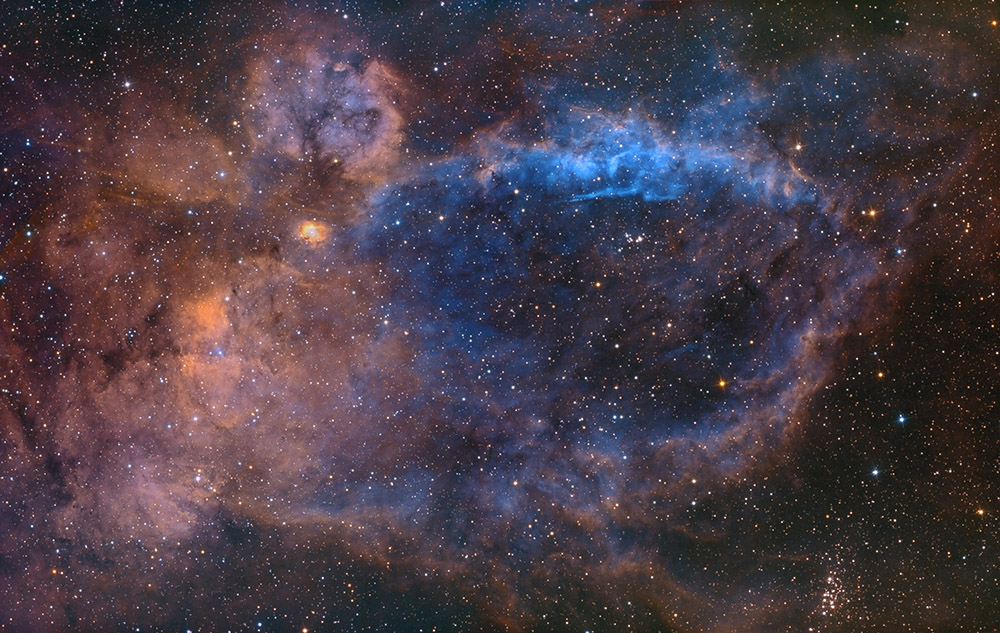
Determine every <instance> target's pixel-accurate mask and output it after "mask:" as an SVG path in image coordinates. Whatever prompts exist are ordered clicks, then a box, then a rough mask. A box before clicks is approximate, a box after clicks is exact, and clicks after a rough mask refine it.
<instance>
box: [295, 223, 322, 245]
mask: <svg viewBox="0 0 1000 633" xmlns="http://www.w3.org/2000/svg"><path fill="white" fill-rule="evenodd" d="M328 234H329V231H328V230H327V227H326V226H324V225H322V224H320V223H318V222H303V223H302V224H301V226H299V238H301V239H302V241H304V242H305V243H307V244H309V245H310V246H316V245H318V244H321V243H322V242H325V241H326V238H327V235H328Z"/></svg>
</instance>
